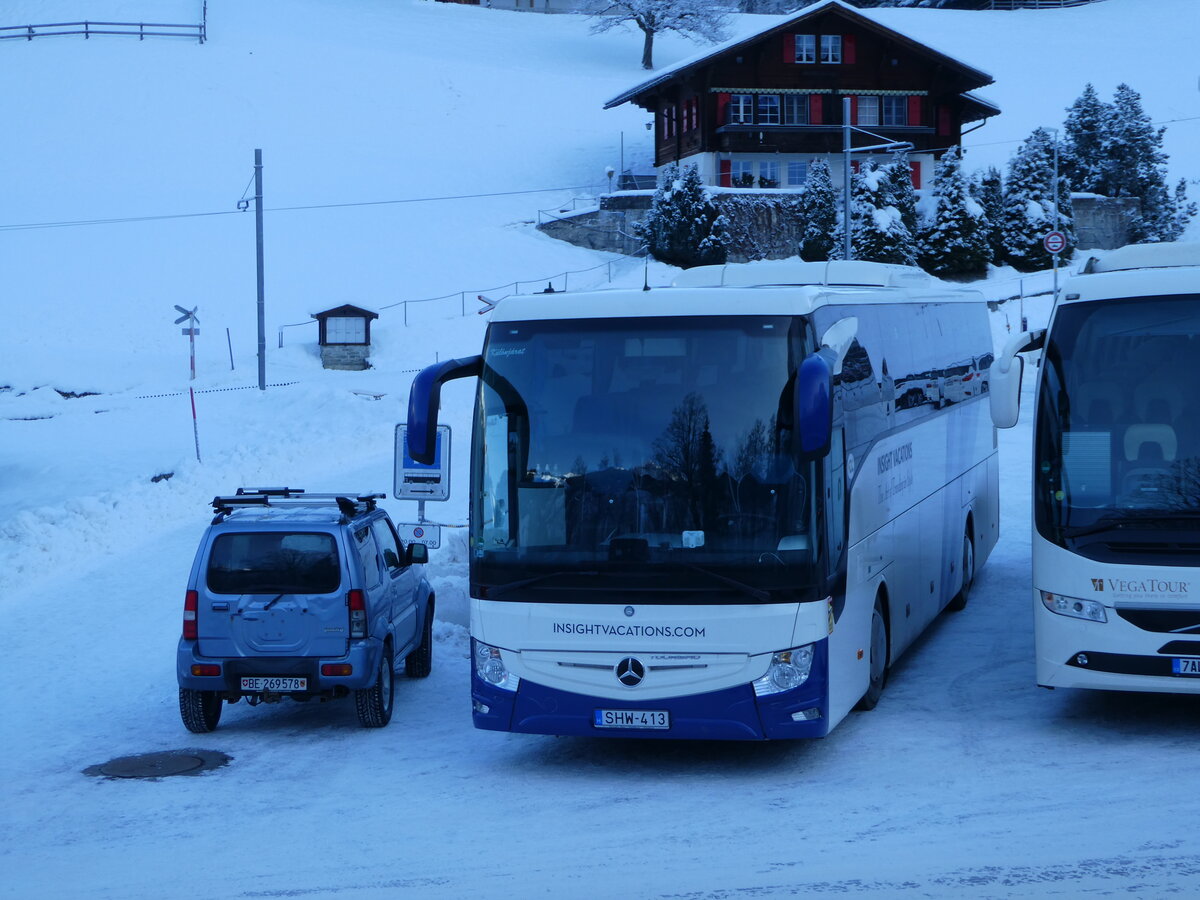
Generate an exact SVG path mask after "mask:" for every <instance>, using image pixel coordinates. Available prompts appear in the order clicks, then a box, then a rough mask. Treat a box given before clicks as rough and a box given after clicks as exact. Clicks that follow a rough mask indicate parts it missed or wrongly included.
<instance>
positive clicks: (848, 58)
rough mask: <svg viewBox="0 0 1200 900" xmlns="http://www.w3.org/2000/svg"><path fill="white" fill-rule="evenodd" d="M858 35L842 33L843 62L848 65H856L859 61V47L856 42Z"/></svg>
mask: <svg viewBox="0 0 1200 900" xmlns="http://www.w3.org/2000/svg"><path fill="white" fill-rule="evenodd" d="M856 38H857V36H856V35H853V34H843V35H842V62H843V63H845V64H846V65H848V66H852V65H854V64H855V63H856V62H857V61H858V48H857V47H856V46H855V44H856Z"/></svg>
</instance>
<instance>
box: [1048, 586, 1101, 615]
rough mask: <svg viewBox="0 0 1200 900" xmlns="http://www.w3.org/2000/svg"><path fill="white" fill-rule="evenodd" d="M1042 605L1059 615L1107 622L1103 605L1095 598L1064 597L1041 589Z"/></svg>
mask: <svg viewBox="0 0 1200 900" xmlns="http://www.w3.org/2000/svg"><path fill="white" fill-rule="evenodd" d="M1041 595H1042V605H1044V606H1045V607H1046V609H1048V610H1050V612H1052V613H1058V614H1059V615H1060V616H1071V617H1072V618H1075V619H1087V620H1088V621H1089V622H1107V621H1108V615H1107V614H1106V613H1105V612H1104V605H1103V604H1102V603H1097V602H1096V601H1095V600H1081V599H1079V598H1078V597H1064V596H1063V595H1062V594H1052V593H1050V592H1049V591H1042V592H1041Z"/></svg>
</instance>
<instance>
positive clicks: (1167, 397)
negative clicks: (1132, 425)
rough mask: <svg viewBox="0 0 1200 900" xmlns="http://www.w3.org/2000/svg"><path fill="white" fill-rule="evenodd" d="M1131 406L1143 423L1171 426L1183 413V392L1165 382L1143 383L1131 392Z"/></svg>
mask: <svg viewBox="0 0 1200 900" xmlns="http://www.w3.org/2000/svg"><path fill="white" fill-rule="evenodd" d="M1133 404H1134V408H1135V410H1136V411H1137V415H1138V418H1139V419H1141V420H1142V421H1143V422H1147V423H1154V424H1160V425H1171V424H1174V423H1175V422H1176V421H1178V419H1179V416H1180V414H1181V413H1182V412H1183V391H1181V390H1180V389H1179V387H1178V386H1177V385H1174V384H1171V383H1169V382H1165V381H1143V382H1142V383H1141V384H1139V385H1138V386H1137V387H1136V388H1135V389H1134V391H1133Z"/></svg>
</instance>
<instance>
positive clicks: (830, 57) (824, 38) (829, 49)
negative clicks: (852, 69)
mask: <svg viewBox="0 0 1200 900" xmlns="http://www.w3.org/2000/svg"><path fill="white" fill-rule="evenodd" d="M841 61H842V36H841V35H840V34H823V35H821V62H823V63H840V62H841Z"/></svg>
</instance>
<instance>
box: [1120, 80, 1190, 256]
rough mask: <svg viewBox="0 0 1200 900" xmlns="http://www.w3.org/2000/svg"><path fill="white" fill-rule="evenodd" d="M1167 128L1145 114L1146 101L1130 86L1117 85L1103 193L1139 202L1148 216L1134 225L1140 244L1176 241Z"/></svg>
mask: <svg viewBox="0 0 1200 900" xmlns="http://www.w3.org/2000/svg"><path fill="white" fill-rule="evenodd" d="M1165 133H1166V129H1165V128H1155V127H1154V124H1153V123H1152V122H1151V121H1150V117H1149V116H1148V115H1147V114H1146V112H1145V110H1144V109H1142V98H1141V95H1140V94H1139V93H1138V92H1137V91H1135V90H1134V89H1133V88H1131V87H1130V86H1129V85H1127V84H1119V85H1117V90H1116V92H1115V93H1114V94H1113V102H1112V106H1111V107H1110V115H1109V119H1108V123H1107V128H1106V131H1105V136H1104V137H1105V139H1104V151H1105V156H1106V159H1107V161H1108V164H1107V166H1106V177H1105V188H1106V190H1105V191H1103V193H1106V194H1107V195H1108V196H1110V197H1137V198H1138V199H1139V200H1141V203H1142V213H1141V215H1140V216H1135V217H1134V218H1133V219H1132V220H1131V222H1130V237H1131V238H1132V239H1133V240H1134V241H1135V242H1141V241H1162V240H1172V239H1173V237H1174V236H1173V234H1172V231H1173V223H1174V198H1173V197H1172V195H1171V192H1170V190H1169V189H1168V188H1167V154H1166V153H1164V152H1163V149H1162V140H1163V135H1164V134H1165Z"/></svg>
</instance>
